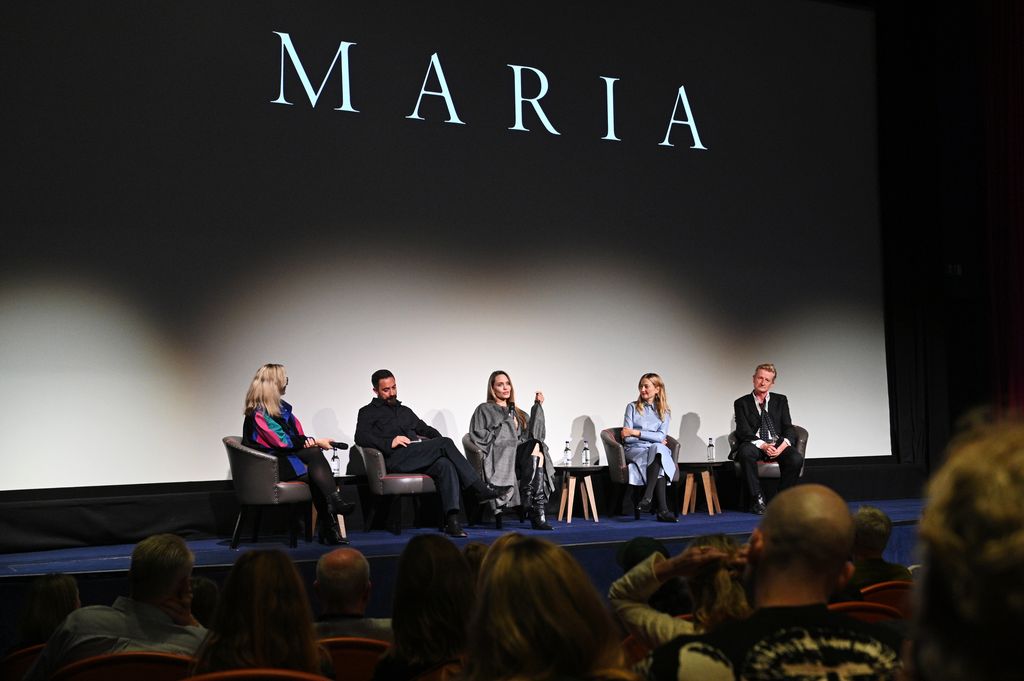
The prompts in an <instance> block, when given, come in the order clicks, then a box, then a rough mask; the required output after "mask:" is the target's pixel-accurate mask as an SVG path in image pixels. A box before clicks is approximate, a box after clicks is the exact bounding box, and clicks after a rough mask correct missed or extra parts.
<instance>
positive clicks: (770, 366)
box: [754, 362, 779, 381]
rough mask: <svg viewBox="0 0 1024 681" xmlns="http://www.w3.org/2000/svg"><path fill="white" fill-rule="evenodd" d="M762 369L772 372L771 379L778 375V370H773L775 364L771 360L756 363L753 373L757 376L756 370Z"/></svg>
mask: <svg viewBox="0 0 1024 681" xmlns="http://www.w3.org/2000/svg"><path fill="white" fill-rule="evenodd" d="M762 369H764V370H765V371H770V372H772V381H774V380H775V379H776V378H778V377H779V372H778V371H776V370H775V365H774V364H772V363H771V362H765V363H764V364H758V365H757V366H756V367H754V375H755V376H757V372H758V371H761V370H762Z"/></svg>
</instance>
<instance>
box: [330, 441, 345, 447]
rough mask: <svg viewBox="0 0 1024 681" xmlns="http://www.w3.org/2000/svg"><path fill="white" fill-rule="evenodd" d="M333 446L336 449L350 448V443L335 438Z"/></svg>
mask: <svg viewBox="0 0 1024 681" xmlns="http://www.w3.org/2000/svg"><path fill="white" fill-rule="evenodd" d="M331 447H334V448H335V449H348V445H347V444H345V443H344V442H335V441H334V440H331Z"/></svg>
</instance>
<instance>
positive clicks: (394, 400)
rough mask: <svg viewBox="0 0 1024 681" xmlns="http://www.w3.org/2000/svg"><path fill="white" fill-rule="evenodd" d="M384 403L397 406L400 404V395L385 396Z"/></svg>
mask: <svg viewBox="0 0 1024 681" xmlns="http://www.w3.org/2000/svg"><path fill="white" fill-rule="evenodd" d="M384 404H386V405H388V406H389V407H393V406H395V405H396V404H398V395H395V396H394V397H385V398H384Z"/></svg>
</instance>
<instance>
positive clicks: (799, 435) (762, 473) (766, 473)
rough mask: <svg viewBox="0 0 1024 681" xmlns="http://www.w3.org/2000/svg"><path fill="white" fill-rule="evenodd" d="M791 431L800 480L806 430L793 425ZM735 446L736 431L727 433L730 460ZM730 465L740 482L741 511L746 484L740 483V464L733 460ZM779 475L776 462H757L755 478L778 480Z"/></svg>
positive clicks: (804, 464)
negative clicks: (797, 454)
mask: <svg viewBox="0 0 1024 681" xmlns="http://www.w3.org/2000/svg"><path fill="white" fill-rule="evenodd" d="M793 430H795V431H796V442H794V443H793V447H794V448H795V449H796V451H798V452H800V456H801V457H802V459H801V462H800V477H801V478H802V477H804V467H806V466H807V429H806V428H804V427H802V426H798V425H795V424H794V425H793ZM737 444H738V442H737V440H736V431H735V430H734V431H732V432H731V433H729V451H730V454H729V457H730V458H732V453H731V452H735V451H736V445H737ZM732 463H733V466H734V467H735V468H734V470H735V473H736V477H737V478H739V479H740V480H741V482H740V508H741V509H742V508H746V505H747V500H746V498H747V494H748V492H747V486H746V484H745V483H743V482H742V480H743V470H742V468H741V467H740V462H739V461H736V460H735V459H733V462H732ZM781 475H782V473H781V471H780V470H779V464H778V462H776V461H758V462H757V477H759V478H775V479H778V478H779V477H781Z"/></svg>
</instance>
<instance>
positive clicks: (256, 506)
mask: <svg viewBox="0 0 1024 681" xmlns="http://www.w3.org/2000/svg"><path fill="white" fill-rule="evenodd" d="M223 442H224V448H225V449H226V450H227V453H228V464H229V465H230V466H231V480H232V483H233V484H234V487H235V497H236V498H237V499H238V504H239V509H238V518H237V519H236V520H235V531H234V533H233V534H232V535H231V548H233V549H234V548H238V541H239V537H240V536H241V534H242V523H244V522H245V520H246V518H247V517H248V516H249V513H250V511H255V517H254V518H253V526H252V540H253V541H254V542H256V541H259V531H260V519H261V518H260V517H261V515H262V512H263V507H264V506H280V505H285V506H287V507H288V545H289V546H290V547H292V548H293V549H294V548H295V547H296V545H297V544H298V542H297V541H296V535H297V528H298V515H297V514H298V511H299V510H300V509H301V510H302V511H303V513H304V514H305V515H304V517H305V520H306V541H307V542H309V541H313V523H312V517H311V507H312V504H311V500H312V497H311V496H310V493H309V485H307V484H306V483H304V482H302V481H300V480H295V481H291V482H281V476H280V472H279V469H278V463H277V457H276V456H274V455H272V454H266V453H264V452H261V451H259V450H257V449H252V448H251V447H246V446H245V445H243V444H242V439H241V438H240V437H238V436H235V435H231V436H228V437H226V438H224V439H223Z"/></svg>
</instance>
